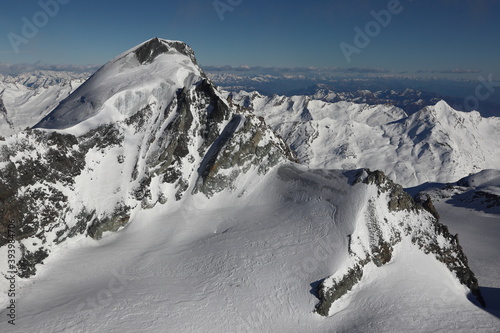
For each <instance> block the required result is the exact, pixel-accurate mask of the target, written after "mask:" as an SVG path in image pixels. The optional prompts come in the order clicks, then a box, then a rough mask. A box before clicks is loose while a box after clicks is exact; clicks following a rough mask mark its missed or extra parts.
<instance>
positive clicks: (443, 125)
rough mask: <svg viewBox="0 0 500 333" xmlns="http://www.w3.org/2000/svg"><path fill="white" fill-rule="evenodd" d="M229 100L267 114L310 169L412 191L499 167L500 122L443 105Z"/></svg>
mask: <svg viewBox="0 0 500 333" xmlns="http://www.w3.org/2000/svg"><path fill="white" fill-rule="evenodd" d="M226 95H227V96H228V95H230V97H231V99H232V102H233V103H235V104H239V105H242V106H244V107H248V108H251V109H254V110H255V113H256V114H258V115H260V116H263V117H264V118H265V119H266V121H267V122H268V123H269V124H270V125H271V126H272V127H273V128H274V129H275V130H276V132H277V133H278V134H280V135H281V136H282V137H283V138H284V139H285V141H286V142H287V143H288V144H289V145H290V146H291V147H292V149H294V151H296V153H297V155H298V157H299V159H300V160H301V161H302V162H304V163H307V164H309V165H311V166H312V167H321V168H344V169H346V168H347V169H352V168H360V167H366V168H371V169H378V170H383V171H384V172H385V173H386V174H387V175H388V176H389V177H391V178H392V179H393V180H394V181H396V182H398V183H400V184H402V185H404V186H414V185H418V184H421V183H424V182H427V181H430V182H450V181H456V180H457V179H459V178H461V177H464V176H466V175H468V174H469V173H474V172H478V171H480V170H482V169H487V168H497V167H498V166H499V165H500V151H499V147H498V145H497V144H495V142H496V140H497V137H498V133H500V118H495V117H491V118H482V117H481V116H480V114H479V113H478V112H469V113H466V112H460V111H456V110H454V109H452V108H451V107H450V106H448V105H447V104H446V103H445V102H444V101H441V102H439V103H437V104H436V105H435V106H428V107H425V108H423V109H422V110H420V111H418V112H416V113H414V114H412V115H411V116H409V117H408V116H407V115H406V114H405V112H404V111H403V110H401V109H399V108H396V107H394V106H391V105H376V106H370V105H366V104H355V103H351V102H337V103H328V102H324V101H320V100H314V99H311V98H310V97H306V96H294V97H284V96H273V97H267V96H262V95H259V94H258V93H247V92H240V93H231V94H230V93H226Z"/></svg>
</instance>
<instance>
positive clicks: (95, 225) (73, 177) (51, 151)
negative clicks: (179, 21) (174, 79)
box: [0, 39, 293, 277]
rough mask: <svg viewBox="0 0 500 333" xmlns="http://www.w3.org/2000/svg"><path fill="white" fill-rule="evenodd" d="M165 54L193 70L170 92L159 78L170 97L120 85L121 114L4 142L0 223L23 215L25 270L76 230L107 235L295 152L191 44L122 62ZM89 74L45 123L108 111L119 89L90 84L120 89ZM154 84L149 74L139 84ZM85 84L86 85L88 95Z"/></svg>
mask: <svg viewBox="0 0 500 333" xmlns="http://www.w3.org/2000/svg"><path fill="white" fill-rule="evenodd" d="M165 53H167V54H169V55H170V54H171V55H172V57H174V58H175V59H178V57H180V59H183V60H182V61H183V63H182V64H181V68H179V71H180V72H179V73H185V74H184V75H186V79H185V80H184V81H182V80H181V81H180V82H181V83H182V82H186V83H187V85H186V86H184V87H181V88H179V89H177V90H173V94H172V95H168V94H167V93H168V91H170V90H169V89H170V88H169V87H168V86H165V85H164V84H163V83H162V82H160V83H159V86H158V87H155V86H154V84H153V87H152V88H150V89H151V92H150V93H151V95H152V96H160V97H163V98H165V99H164V100H162V99H149V102H148V97H147V96H146V94H147V91H146V92H145V91H144V90H141V91H140V95H139V93H128V92H126V91H125V88H126V87H121V89H122V91H123V92H122V94H123V95H124V97H120V98H121V99H119V102H115V103H114V104H113V108H115V107H116V108H118V110H119V112H121V114H123V115H125V117H122V120H117V121H113V122H109V123H105V124H102V125H99V126H97V127H94V128H91V129H89V130H88V131H85V132H84V133H83V134H81V133H78V132H75V134H67V133H68V132H70V133H71V130H68V131H66V132H65V134H63V133H62V132H58V131H54V130H39V129H34V130H30V131H25V132H22V133H19V134H17V135H14V136H12V137H9V138H7V140H6V141H1V142H0V202H1V206H2V210H1V213H0V214H1V216H0V219H1V221H2V222H1V225H0V231H1V230H4V231H5V230H6V228H7V221H11V220H14V221H16V226H17V230H16V241H17V244H18V247H19V248H20V249H22V251H19V253H21V258H20V260H19V265H18V266H19V275H20V276H22V277H29V276H30V275H33V274H35V273H36V265H37V264H39V263H41V262H42V261H43V260H44V259H45V258H46V257H47V256H48V255H49V254H50V252H51V250H52V248H53V247H54V246H57V244H59V243H61V242H63V241H65V240H67V239H68V238H71V237H75V236H78V235H82V236H88V237H92V238H95V239H100V238H101V237H103V235H104V233H106V232H113V231H117V230H119V229H120V228H122V227H123V226H124V225H126V224H127V222H128V221H129V218H130V216H131V214H132V212H133V211H134V210H139V209H148V208H151V207H153V206H155V205H157V204H166V203H167V202H172V201H178V200H181V199H182V198H183V197H184V196H185V195H186V193H188V191H190V189H191V191H193V192H196V193H197V192H201V193H203V194H204V195H206V196H209V197H210V196H213V195H215V194H216V193H218V192H220V191H222V190H226V189H229V190H232V189H234V185H233V183H234V181H236V180H237V179H238V177H240V176H242V175H243V174H245V173H247V172H249V171H251V170H253V171H252V172H255V174H256V175H263V174H265V173H267V172H268V171H269V170H270V169H271V168H273V167H274V166H275V165H277V164H279V163H281V162H283V161H286V160H289V159H293V154H292V153H291V151H290V150H289V149H288V147H287V146H286V145H285V144H284V143H283V141H282V140H281V139H280V138H278V137H277V136H276V135H275V134H274V133H273V132H272V131H271V130H270V129H269V128H268V126H267V125H266V124H265V122H264V121H263V119H259V118H257V117H255V116H253V115H252V114H251V113H249V112H248V111H245V110H241V109H236V108H235V107H231V106H229V105H228V103H227V102H226V101H225V100H224V99H223V98H221V95H220V93H219V92H218V91H217V89H216V88H215V87H214V86H213V85H212V83H211V82H210V81H209V80H208V79H207V78H206V77H205V76H204V74H203V72H202V71H201V69H200V70H198V71H197V73H190V72H186V71H185V68H186V66H187V65H186V64H189V66H191V67H192V68H197V65H196V63H194V62H189V61H191V59H194V55H193V53H192V50H191V49H190V48H189V47H188V46H187V45H185V44H184V43H180V42H166V41H163V40H159V39H152V40H150V41H148V42H146V43H144V44H142V45H141V46H139V47H138V48H136V49H135V50H133V51H131V53H130V54H132V58H130V57H131V55H130V54H128V55H123V56H122V57H119V58H117V59H118V60H115V62H117V63H118V64H120V62H121V61H123V59H125V58H127V59H128V58H130V59H132V60H130V59H128V60H127V62H126V64H127V66H129V65H130V63H133V64H135V65H134V66H145V67H144V68H145V69H146V68H147V66H148V65H149V66H159V65H162V64H157V62H161V61H165V59H168V58H165V57H161V56H162V54H165ZM133 57H136V58H137V59H136V60H133ZM182 57H184V58H182ZM135 61H137V62H135ZM175 65H176V64H174V66H175ZM113 66H114V64H113V63H110V64H108V65H106V66H104V67H103V68H102V69H101V70H100V73H99V75H97V78H106V77H108V74H106V72H105V70H106V69H108V70H110V71H113V70H114V67H113ZM164 66H165V67H166V68H170V67H168V66H167V65H164ZM140 68H142V67H140ZM89 81H90V82H89V83H84V84H83V85H82V86H81V89H79V90H78V91H76V92H75V96H76V97H75V96H73V95H72V96H70V97H69V98H68V101H66V102H65V103H62V104H61V106H60V107H59V108H57V109H56V110H54V112H53V113H51V115H49V116H48V117H47V118H46V120H45V121H44V122H42V123H41V124H40V126H39V127H49V125H54V126H56V127H58V125H60V124H64V126H67V125H69V124H71V123H72V122H74V121H76V120H78V121H86V119H87V117H89V116H92V115H93V113H88V114H87V115H86V116H85V117H83V118H81V119H80V118H79V116H78V112H77V111H78V110H76V111H74V110H70V109H69V108H68V103H69V105H72V106H73V107H76V108H77V109H78V107H82V108H83V110H84V112H86V111H85V110H88V107H89V105H91V108H92V109H93V110H96V112H98V113H96V114H99V112H100V113H103V112H106V110H107V109H106V105H107V103H109V102H107V101H106V100H102V96H114V95H113V93H112V91H109V92H107V91H99V93H100V94H101V95H100V96H99V98H97V97H94V96H93V95H91V94H89V92H90V91H92V89H90V88H88V85H91V86H94V85H97V86H100V87H105V88H106V87H107V89H110V90H113V89H115V88H114V87H113V86H112V85H108V84H105V83H106V82H97V81H96V76H94V78H93V79H91V80H89ZM153 82H154V81H153ZM190 82H192V84H190ZM148 83H149V82H142V85H139V88H140V89H143V86H148ZM135 84H137V83H135V82H131V85H135ZM91 88H92V87H91ZM82 91H83V92H86V94H85V98H84V100H85V101H84V102H83V103H81V102H80V99H81V97H80V94H81V92H82ZM159 91H160V92H159ZM127 94H128V95H127ZM134 94H136V95H138V96H139V98H140V99H139V100H137V99H136V98H135V95H134ZM120 96H121V95H120ZM128 96H129V97H128ZM109 98H114V99H116V97H109ZM138 101H139V102H140V103H142V101H146V104H141V105H140V104H139V102H138ZM75 103H76V104H75ZM89 103H90V104H89ZM98 105H102V108H101V109H99V107H98ZM99 110H101V111H99ZM63 111H64V112H66V111H68V112H70V113H71V114H70V115H68V117H69V118H64V117H65V113H64V112H63ZM59 116H61V117H63V118H64V119H60V118H57V117H59ZM67 119H70V122H67ZM89 119H90V118H89ZM42 124H43V126H42ZM80 132H81V131H80ZM5 235H6V233H5V232H2V233H1V236H0V246H3V245H5V244H6V243H7V239H6V237H5Z"/></svg>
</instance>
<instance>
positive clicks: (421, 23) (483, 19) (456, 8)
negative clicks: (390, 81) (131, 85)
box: [0, 0, 500, 79]
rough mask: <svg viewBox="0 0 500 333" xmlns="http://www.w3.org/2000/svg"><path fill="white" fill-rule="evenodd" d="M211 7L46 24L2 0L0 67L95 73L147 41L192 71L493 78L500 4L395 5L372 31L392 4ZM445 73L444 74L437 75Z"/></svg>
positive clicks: (96, 5)
mask: <svg viewBox="0 0 500 333" xmlns="http://www.w3.org/2000/svg"><path fill="white" fill-rule="evenodd" d="M40 1H41V2H43V3H50V2H52V1H59V2H61V3H64V2H68V0H40ZM217 1H218V2H217V3H218V4H219V5H220V6H224V5H225V6H226V7H225V8H228V10H227V11H225V12H224V13H223V14H222V17H223V20H221V16H220V15H219V14H221V10H219V13H218V12H217V10H216V8H215V6H214V1H213V0H178V1H177V0H174V1H165V0H142V1H137V0H135V1H125V0H122V1H102V0H101V1H97V0H70V1H69V2H68V3H66V4H59V10H58V12H57V14H55V15H54V16H53V17H50V16H48V15H46V18H47V17H48V20H46V21H47V23H46V24H45V22H44V14H43V13H41V11H42V10H43V9H42V8H41V6H40V4H39V1H38V0H15V1H4V3H2V11H1V12H0V29H1V31H2V34H1V36H0V62H8V63H29V64H33V63H37V62H38V63H44V64H78V65H84V64H103V63H105V62H106V61H108V60H110V59H111V58H113V57H115V56H116V55H117V54H119V53H121V52H123V51H125V50H127V49H129V48H131V47H133V46H135V45H136V44H139V43H141V42H142V41H144V40H147V39H149V38H151V37H156V36H157V37H162V38H167V39H175V40H182V41H185V42H187V43H188V44H189V45H190V46H191V47H193V49H194V50H195V52H196V55H197V58H198V61H199V63H200V64H201V65H202V66H203V65H205V66H208V65H214V66H223V65H232V66H239V65H249V66H268V67H271V66H278V67H284V66H285V67H309V66H314V67H342V68H383V69H385V70H388V71H390V72H391V73H400V72H408V73H409V74H413V73H416V72H419V73H424V74H426V73H428V74H429V75H436V76H439V75H443V76H446V75H448V76H449V75H451V76H455V77H462V76H477V75H478V74H477V73H482V74H483V75H487V74H489V73H493V74H494V76H495V79H497V78H498V77H499V76H500V73H499V72H500V66H499V60H500V38H499V32H500V20H499V19H498V16H499V15H500V1H492V0H413V1H411V0H401V1H400V4H399V6H398V7H397V8H398V10H397V13H395V14H391V20H390V23H389V24H387V25H386V26H385V27H384V26H381V25H380V24H379V23H376V24H378V25H379V29H378V30H377V27H376V26H375V25H374V22H375V19H374V17H373V15H372V14H371V11H375V12H380V11H381V10H387V8H388V6H389V5H390V4H391V3H392V4H396V3H397V1H396V0H378V1H375V0H357V1H354V0H353V1H348V0H345V1H336V0H330V1H324V0H316V1H315V0H311V1H303V0H302V1H295V0H286V1H283V0H277V1H269V0H268V1H259V0H253V1H251V0H217ZM394 1H396V2H394ZM221 4H222V5H221ZM221 8H222V7H221ZM394 8H396V7H394ZM37 15H38V16H37ZM23 17H24V18H25V20H24V22H23ZM36 19H38V20H39V21H38V23H39V25H40V27H39V28H37V29H38V31H37V32H36V33H32V35H33V36H26V35H23V31H22V29H23V26H24V25H25V22H26V20H27V21H29V22H30V23H34V22H35V20H36ZM370 22H372V24H371V27H372V28H373V29H375V30H373V31H372V32H371V35H372V36H373V37H370V36H369V42H368V43H365V44H367V45H361V44H359V43H358V46H360V45H361V46H363V47H357V49H358V51H359V52H355V53H352V54H351V55H350V60H351V61H350V62H348V61H347V58H346V57H345V55H344V54H343V52H342V49H341V47H340V45H341V43H345V44H344V45H346V44H349V45H351V46H353V47H356V44H355V36H356V32H355V30H354V28H355V27H359V28H360V29H361V31H363V32H365V33H366V29H365V28H366V26H367V24H368V25H369V26H370ZM14 35H15V36H19V37H21V38H24V39H23V42H22V43H19V44H18V45H17V46H18V50H19V52H17V53H16V52H14V50H15V47H13V46H12V43H11V41H10V39H12V38H14V37H13V36H14ZM25 37H29V38H25ZM449 71H453V73H445V72H449ZM461 72H465V73H461Z"/></svg>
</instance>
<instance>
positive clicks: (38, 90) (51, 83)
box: [0, 71, 89, 137]
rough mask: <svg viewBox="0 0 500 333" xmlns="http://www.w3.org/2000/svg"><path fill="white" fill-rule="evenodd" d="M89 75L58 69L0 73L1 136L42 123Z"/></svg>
mask: <svg viewBox="0 0 500 333" xmlns="http://www.w3.org/2000/svg"><path fill="white" fill-rule="evenodd" d="M88 76H89V74H77V73H71V72H55V71H35V72H30V73H24V74H20V75H17V76H1V75H0V136H3V137H6V136H9V135H11V134H14V133H17V132H19V131H22V130H24V129H25V128H27V127H32V126H33V125H35V124H36V123H38V122H39V121H40V120H41V119H42V118H43V117H45V116H46V115H47V114H48V113H49V112H50V111H52V110H53V109H54V108H55V107H56V106H57V105H58V103H59V102H60V101H61V100H63V99H64V98H66V97H68V96H69V94H71V93H72V92H73V91H74V90H75V89H76V88H78V87H79V86H80V85H81V84H82V83H83V82H84V81H85V80H86V79H87V77H88ZM2 104H3V107H2Z"/></svg>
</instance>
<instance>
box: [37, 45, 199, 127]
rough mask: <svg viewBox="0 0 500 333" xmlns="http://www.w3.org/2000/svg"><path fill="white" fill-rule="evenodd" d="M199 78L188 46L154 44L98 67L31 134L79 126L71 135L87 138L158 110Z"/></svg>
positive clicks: (141, 47) (197, 68)
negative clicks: (149, 110) (141, 111)
mask: <svg viewBox="0 0 500 333" xmlns="http://www.w3.org/2000/svg"><path fill="white" fill-rule="evenodd" d="M203 78H205V75H204V74H203V71H202V70H201V69H200V68H199V66H198V65H197V64H196V59H195V58H194V53H193V51H192V49H191V48H190V47H189V46H187V45H186V44H185V43H182V42H178V41H167V40H163V39H158V38H153V39H151V40H149V41H147V42H144V43H142V44H140V45H138V46H136V47H134V48H132V49H130V50H129V51H126V52H124V53H122V54H121V55H119V56H118V57H116V58H114V59H113V60H111V61H110V62H108V63H107V64H106V65H104V66H103V67H101V68H100V69H99V70H98V71H97V72H96V73H95V74H94V75H92V76H91V77H90V78H89V79H88V80H87V81H86V82H85V83H84V84H82V85H81V86H80V87H79V88H78V89H77V90H76V91H75V92H74V93H73V94H72V95H71V96H69V97H68V98H67V99H65V100H64V101H62V102H61V103H60V104H59V106H57V107H56V108H55V109H54V110H53V111H52V112H51V113H50V114H49V115H48V116H47V117H45V118H44V119H43V120H42V121H40V122H39V123H38V124H37V125H36V126H35V128H47V129H66V128H69V127H73V126H75V125H77V124H79V125H81V126H78V128H75V129H74V131H73V132H74V133H85V132H86V131H88V130H89V129H92V128H95V127H96V126H98V125H100V124H103V123H110V122H113V121H116V120H123V119H125V118H126V117H129V116H131V115H132V114H133V113H134V112H136V111H137V110H139V109H142V108H145V107H146V106H148V105H155V106H156V109H157V110H159V109H162V108H164V107H165V106H166V105H167V104H168V103H169V102H170V101H172V99H173V98H174V96H175V94H176V91H177V90H178V89H181V88H184V87H189V86H191V85H193V84H194V83H197V82H200V81H201V80H202V79H203ZM91 118H96V119H92V120H91V121H90V119H91Z"/></svg>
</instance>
